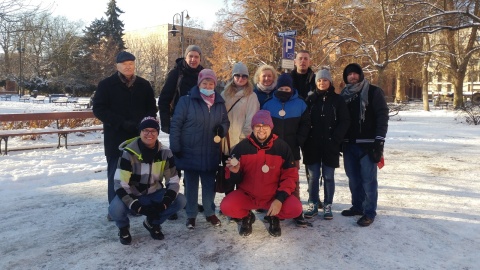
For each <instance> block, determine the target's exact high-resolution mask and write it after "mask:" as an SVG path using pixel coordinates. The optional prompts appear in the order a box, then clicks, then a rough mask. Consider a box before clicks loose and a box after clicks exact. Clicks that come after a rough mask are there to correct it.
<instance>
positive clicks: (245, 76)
mask: <svg viewBox="0 0 480 270" xmlns="http://www.w3.org/2000/svg"><path fill="white" fill-rule="evenodd" d="M233 77H235V78H237V79H238V78H240V77H241V78H242V79H248V75H240V74H233Z"/></svg>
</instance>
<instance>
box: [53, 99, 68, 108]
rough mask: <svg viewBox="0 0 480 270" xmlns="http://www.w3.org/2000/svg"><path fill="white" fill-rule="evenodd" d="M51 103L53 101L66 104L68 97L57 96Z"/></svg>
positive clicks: (56, 103)
mask: <svg viewBox="0 0 480 270" xmlns="http://www.w3.org/2000/svg"><path fill="white" fill-rule="evenodd" d="M53 103H55V105H62V104H65V106H67V104H68V97H59V98H57V99H55V100H54V101H53Z"/></svg>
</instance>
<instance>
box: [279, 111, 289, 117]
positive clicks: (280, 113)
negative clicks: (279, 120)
mask: <svg viewBox="0 0 480 270" xmlns="http://www.w3.org/2000/svg"><path fill="white" fill-rule="evenodd" d="M286 114H287V112H285V110H284V109H281V110H280V111H279V112H278V115H280V116H281V117H284V116H285V115H286Z"/></svg>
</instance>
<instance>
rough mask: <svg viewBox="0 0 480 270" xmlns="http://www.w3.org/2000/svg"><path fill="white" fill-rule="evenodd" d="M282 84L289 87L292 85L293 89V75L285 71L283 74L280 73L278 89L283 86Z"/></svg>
mask: <svg viewBox="0 0 480 270" xmlns="http://www.w3.org/2000/svg"><path fill="white" fill-rule="evenodd" d="M282 86H288V87H290V89H293V80H292V76H290V74H288V73H283V74H282V75H280V77H278V80H277V89H278V88H280V87H282Z"/></svg>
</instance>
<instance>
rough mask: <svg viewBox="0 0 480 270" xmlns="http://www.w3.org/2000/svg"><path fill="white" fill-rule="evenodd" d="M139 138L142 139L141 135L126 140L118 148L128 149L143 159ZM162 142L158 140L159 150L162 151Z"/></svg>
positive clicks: (121, 149) (139, 158)
mask: <svg viewBox="0 0 480 270" xmlns="http://www.w3.org/2000/svg"><path fill="white" fill-rule="evenodd" d="M138 140H140V136H138V137H135V138H131V139H128V140H126V141H124V142H122V143H121V144H120V145H119V146H118V149H119V150H120V151H128V152H130V153H131V154H133V155H135V156H137V158H138V160H143V158H142V151H140V147H139V146H138ZM161 145H162V144H161V143H160V141H159V142H158V147H157V151H160V148H161Z"/></svg>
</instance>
